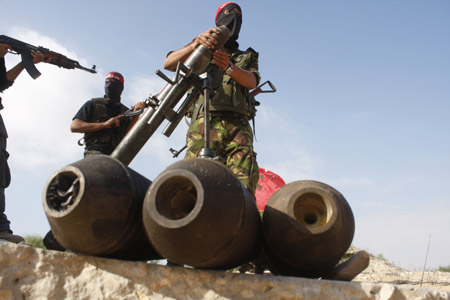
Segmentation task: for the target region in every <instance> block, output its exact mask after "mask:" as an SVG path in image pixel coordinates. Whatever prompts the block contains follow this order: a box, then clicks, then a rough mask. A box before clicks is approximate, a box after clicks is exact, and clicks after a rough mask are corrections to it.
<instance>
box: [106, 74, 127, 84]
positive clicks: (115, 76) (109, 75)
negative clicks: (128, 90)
mask: <svg viewBox="0 0 450 300" xmlns="http://www.w3.org/2000/svg"><path fill="white" fill-rule="evenodd" d="M106 78H113V79H116V80H119V81H120V82H122V83H125V80H124V79H123V76H122V74H120V73H117V72H110V73H108V75H106Z"/></svg>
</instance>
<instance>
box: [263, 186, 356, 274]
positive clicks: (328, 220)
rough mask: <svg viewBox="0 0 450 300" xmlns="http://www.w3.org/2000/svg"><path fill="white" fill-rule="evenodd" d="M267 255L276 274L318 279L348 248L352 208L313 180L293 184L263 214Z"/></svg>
mask: <svg viewBox="0 0 450 300" xmlns="http://www.w3.org/2000/svg"><path fill="white" fill-rule="evenodd" d="M262 226H263V236H264V248H265V254H266V256H267V259H268V262H269V266H270V267H269V269H270V270H271V272H272V273H273V274H277V275H286V276H300V277H309V278H319V277H322V276H324V275H326V274H328V272H330V271H331V270H332V269H333V268H334V267H335V266H336V264H337V263H338V262H339V260H340V259H341V258H342V256H343V255H344V254H345V252H346V251H347V249H348V248H349V247H350V245H351V242H352V240H353V235H354V231H355V221H354V217H353V213H352V210H351V208H350V205H349V204H348V202H347V201H346V200H345V198H344V196H342V194H341V193H339V192H338V191H337V190H335V189H334V188H333V187H331V186H329V185H327V184H324V183H321V182H318V181H312V180H303V181H296V182H292V183H289V184H287V185H285V186H283V187H281V188H280V189H279V190H278V191H277V192H275V193H274V194H273V195H272V196H271V198H270V199H269V201H268V202H267V205H266V207H265V209H264V214H263V225H262Z"/></svg>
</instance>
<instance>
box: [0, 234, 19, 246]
mask: <svg viewBox="0 0 450 300" xmlns="http://www.w3.org/2000/svg"><path fill="white" fill-rule="evenodd" d="M0 240H5V241H8V242H11V243H16V244H19V243H25V240H24V239H23V237H21V236H20V235H15V234H12V233H11V232H9V231H2V232H0Z"/></svg>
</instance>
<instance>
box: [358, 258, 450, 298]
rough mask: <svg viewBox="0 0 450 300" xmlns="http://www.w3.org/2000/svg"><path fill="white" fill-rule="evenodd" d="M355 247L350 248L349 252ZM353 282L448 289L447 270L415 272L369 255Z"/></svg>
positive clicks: (449, 289)
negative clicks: (364, 267) (368, 259)
mask: <svg viewBox="0 0 450 300" xmlns="http://www.w3.org/2000/svg"><path fill="white" fill-rule="evenodd" d="M353 251H355V252H356V251H357V249H351V252H353ZM353 282H375V283H391V284H397V285H403V284H405V285H411V286H414V287H422V288H431V289H440V290H444V291H450V273H449V272H415V271H408V270H404V269H401V268H399V267H397V266H394V265H393V264H391V263H389V262H387V261H386V260H384V259H380V258H377V257H375V256H373V255H370V264H369V267H367V269H365V270H364V271H363V272H362V273H361V274H359V275H358V276H357V277H356V278H355V279H353Z"/></svg>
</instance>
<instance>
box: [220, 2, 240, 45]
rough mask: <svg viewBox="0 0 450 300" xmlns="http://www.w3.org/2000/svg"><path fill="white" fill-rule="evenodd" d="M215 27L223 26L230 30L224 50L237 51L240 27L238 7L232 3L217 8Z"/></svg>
mask: <svg viewBox="0 0 450 300" xmlns="http://www.w3.org/2000/svg"><path fill="white" fill-rule="evenodd" d="M235 8H236V9H238V10H239V11H240V12H241V14H240V15H239V14H238V13H237V12H236V11H235ZM215 21H216V26H220V25H225V26H227V27H228V29H229V30H230V38H229V39H228V41H227V42H226V43H225V48H227V49H229V50H231V51H234V50H237V48H238V47H239V44H238V43H237V39H238V38H239V31H240V30H241V25H242V10H241V7H240V6H239V5H237V4H236V3H234V2H226V3H224V4H222V5H221V6H219V8H218V9H217V12H216V20H215Z"/></svg>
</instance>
